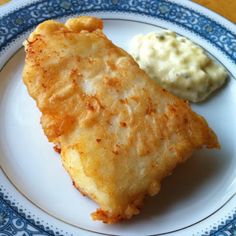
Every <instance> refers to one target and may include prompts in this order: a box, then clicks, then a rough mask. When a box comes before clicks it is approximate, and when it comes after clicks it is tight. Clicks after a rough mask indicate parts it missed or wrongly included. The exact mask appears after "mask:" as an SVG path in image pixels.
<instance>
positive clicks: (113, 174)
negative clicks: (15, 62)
mask: <svg viewBox="0 0 236 236" xmlns="http://www.w3.org/2000/svg"><path fill="white" fill-rule="evenodd" d="M102 28H103V23H102V21H101V20H100V19H97V18H94V17H85V16H84V17H78V18H72V19H69V20H68V21H67V22H66V23H65V24H63V23H59V22H57V21H53V20H49V21H45V22H43V23H41V24H40V25H39V26H38V27H37V28H36V29H35V30H34V32H33V33H31V35H30V36H29V38H28V40H27V41H26V42H25V49H26V60H25V67H24V72H23V79H24V83H25V84H26V86H27V89H28V92H29V94H30V95H31V96H32V97H33V98H34V99H35V100H36V102H37V106H38V108H39V109H40V111H41V112H42V117H41V123H42V127H43V129H44V132H45V134H46V136H47V137H48V140H49V141H50V142H53V143H55V144H57V145H59V146H60V148H61V157H62V163H63V165H64V167H65V169H66V170H67V171H68V173H69V175H70V176H71V178H72V180H73V182H74V185H75V186H76V187H77V188H78V189H79V190H80V191H81V192H82V193H83V194H85V195H87V196H89V197H90V198H91V199H93V200H94V201H96V202H97V203H98V204H99V205H100V209H97V211H96V212H94V213H93V214H92V218H93V219H94V220H102V221H103V222H105V223H115V222H118V221H120V220H122V219H129V218H131V217H132V216H133V215H136V214H138V213H139V211H140V207H141V205H142V202H143V199H144V197H145V195H151V196H153V195H155V194H157V193H158V192H159V190H160V182H161V180H162V179H163V178H164V177H165V176H167V175H169V174H170V173H171V172H172V171H173V169H174V168H175V166H176V165H177V164H178V163H181V162H183V161H185V160H186V159H187V158H188V157H190V155H191V154H192V152H193V150H195V149H199V148H203V147H207V148H219V143H218V141H217V137H216V135H215V134H214V132H213V131H212V130H211V129H210V128H209V127H208V125H207V123H206V121H205V120H204V118H203V117H201V116H199V115H197V114H196V113H194V112H193V111H191V109H190V107H189V105H188V103H186V102H185V101H183V100H180V99H179V98H177V97H175V96H174V95H172V94H170V93H169V92H167V91H165V90H164V89H162V88H161V87H159V86H158V85H157V84H156V82H155V81H153V80H151V79H149V78H148V76H147V75H146V74H145V72H144V71H143V70H141V69H140V68H139V66H138V65H137V64H136V62H135V61H134V60H133V59H132V57H131V56H130V55H129V54H128V53H127V52H125V51H124V50H122V49H121V48H119V47H117V46H116V45H114V44H113V43H112V42H111V41H110V40H109V39H107V37H106V36H105V35H104V34H103V32H102Z"/></svg>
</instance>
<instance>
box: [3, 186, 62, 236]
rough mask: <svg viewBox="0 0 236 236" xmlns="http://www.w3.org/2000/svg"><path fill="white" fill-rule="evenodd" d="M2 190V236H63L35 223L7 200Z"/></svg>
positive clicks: (37, 222)
mask: <svg viewBox="0 0 236 236" xmlns="http://www.w3.org/2000/svg"><path fill="white" fill-rule="evenodd" d="M6 198H7V196H4V195H3V193H2V192H1V189H0V235H4V236H12V235H24V236H34V235H42V236H44V235H55V236H62V235H60V233H59V232H53V231H52V230H50V228H49V227H44V226H43V225H41V224H40V222H39V221H35V220H33V219H32V218H31V216H30V215H26V214H25V213H23V210H22V209H18V207H16V205H15V203H14V202H11V201H10V200H7V199H6Z"/></svg>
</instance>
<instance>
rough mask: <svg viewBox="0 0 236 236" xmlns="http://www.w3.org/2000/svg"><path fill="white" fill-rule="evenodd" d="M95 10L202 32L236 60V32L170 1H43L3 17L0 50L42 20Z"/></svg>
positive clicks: (0, 19) (0, 25)
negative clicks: (129, 13) (167, 23)
mask: <svg viewBox="0 0 236 236" xmlns="http://www.w3.org/2000/svg"><path fill="white" fill-rule="evenodd" d="M91 11H113V12H131V13H137V14H144V15H147V16H152V17H155V18H159V19H163V20H165V21H168V22H171V23H174V24H177V25H179V26H181V27H184V28H186V29H188V30H190V31H192V32H194V33H195V34H198V35H200V36H201V37H203V38H204V39H206V40H208V42H210V43H211V44H213V45H214V46H216V47H217V48H219V49H220V50H221V51H222V52H224V53H225V55H227V57H228V58H230V59H231V60H232V61H233V62H236V35H235V34H234V33H233V32H232V31H230V30H229V29H226V28H225V27H224V26H222V25H221V24H220V23H218V22H216V21H213V20H211V19H210V18H209V17H207V16H204V15H203V14H201V13H199V12H197V11H195V10H192V9H189V8H187V7H183V6H181V5H178V4H175V3H172V2H169V1H166V0H151V1H144V0H136V1H134V0H119V1H117V0H83V1H82V0H64V1H63V0H51V1H46V0H44V1H39V2H37V3H33V4H31V5H28V6H25V7H24V8H21V9H19V10H17V11H14V12H12V13H10V14H8V15H5V16H3V17H2V18H0V51H1V50H3V49H4V48H5V47H6V46H7V45H8V44H9V43H10V42H11V41H12V40H13V39H15V38H16V37H17V36H19V34H21V33H22V32H25V31H26V30H27V29H30V28H32V27H33V26H35V25H36V24H38V23H40V22H41V21H44V20H46V19H49V18H57V17H60V16H67V15H71V14H83V13H85V12H86V13H88V12H91Z"/></svg>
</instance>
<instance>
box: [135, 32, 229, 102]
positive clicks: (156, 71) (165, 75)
mask: <svg viewBox="0 0 236 236" xmlns="http://www.w3.org/2000/svg"><path fill="white" fill-rule="evenodd" d="M130 53H131V55H132V56H133V57H134V59H135V60H136V62H137V63H138V64H139V66H140V67H141V68H142V69H143V70H145V71H146V73H147V74H148V75H149V76H150V77H151V78H152V79H154V80H156V82H157V83H158V84H160V85H161V86H162V87H163V88H165V89H167V90H168V91H170V92H172V93H173V94H175V95H177V96H179V97H181V98H183V99H186V100H189V101H192V102H200V101H202V100H204V99H205V98H206V97H208V95H210V94H211V93H212V92H213V91H214V90H216V89H217V88H219V87H221V86H222V85H223V84H224V82H225V80H226V77H227V72H226V70H225V69H224V67H222V66H221V65H219V64H217V63H215V62H214V61H213V60H212V59H211V58H210V57H209V56H208V55H206V53H205V52H204V50H203V49H202V48H201V47H199V46H197V45H196V44H194V43H193V42H191V41H190V40H188V39H186V38H184V37H180V36H178V35H176V33H175V32H171V31H162V32H151V33H149V34H147V35H141V34H140V35H136V36H135V37H134V38H133V39H132V40H131V42H130Z"/></svg>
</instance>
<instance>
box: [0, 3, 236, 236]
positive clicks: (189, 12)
mask: <svg viewBox="0 0 236 236" xmlns="http://www.w3.org/2000/svg"><path fill="white" fill-rule="evenodd" d="M26 2H27V1H26ZM199 9H201V10H200V11H199ZM89 12H115V13H117V12H119V13H128V14H129V13H132V14H139V15H145V16H148V17H154V18H158V19H160V20H165V21H167V22H171V23H172V24H176V25H178V26H180V27H183V28H184V29H186V30H188V31H191V32H192V33H194V34H196V35H198V36H200V37H201V38H203V39H204V40H206V41H208V43H210V44H211V45H213V46H214V47H215V48H217V49H218V50H220V52H221V53H222V54H224V55H225V56H226V58H227V59H228V60H229V61H231V63H233V64H234V65H235V64H236V30H235V25H233V24H231V23H230V22H228V21H227V20H225V19H223V18H221V17H219V19H218V16H217V15H214V14H212V13H211V14H210V12H209V11H208V10H206V9H204V8H202V7H198V8H197V7H196V6H195V4H193V3H187V4H186V3H185V2H184V3H181V4H180V3H178V2H177V1H176V0H172V1H167V0H154V1H152V0H151V1H143V0H138V1H132V0H129V1H128V0H99V1H96V0H94V1H86V0H84V1H79V0H65V1H61V0H51V1H47V0H40V1H31V2H30V1H28V2H27V3H26V4H21V5H20V7H18V6H17V5H15V6H14V7H12V8H9V10H8V11H7V12H6V13H4V14H0V55H1V54H3V53H4V52H5V51H7V50H8V47H9V46H10V45H11V44H12V43H14V40H15V39H16V38H18V37H20V36H21V35H22V34H23V33H25V32H26V31H28V30H29V29H31V28H33V27H34V26H35V25H37V24H38V23H40V22H41V21H43V20H46V19H49V18H59V17H65V16H69V15H74V14H84V13H89ZM6 219H7V220H8V221H6ZM6 222H7V223H8V224H6ZM19 229H21V230H22V229H24V230H25V232H26V233H28V234H29V235H36V234H40V235H61V233H60V232H59V231H54V230H52V229H51V228H50V227H48V226H46V227H45V225H43V224H40V222H37V221H36V220H35V219H34V218H32V217H31V216H30V215H28V216H27V215H26V214H25V213H24V212H23V211H22V209H20V208H19V207H17V206H16V204H15V202H14V201H11V200H9V198H8V194H6V192H5V191H4V187H3V186H1V187H0V232H4V233H6V235H12V234H14V233H17V230H19ZM235 232H236V209H233V211H232V215H231V216H229V217H228V218H227V219H225V221H224V222H221V225H219V226H218V227H215V228H212V229H210V230H209V231H205V234H206V235H220V234H222V235H233V234H234V233H235Z"/></svg>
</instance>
